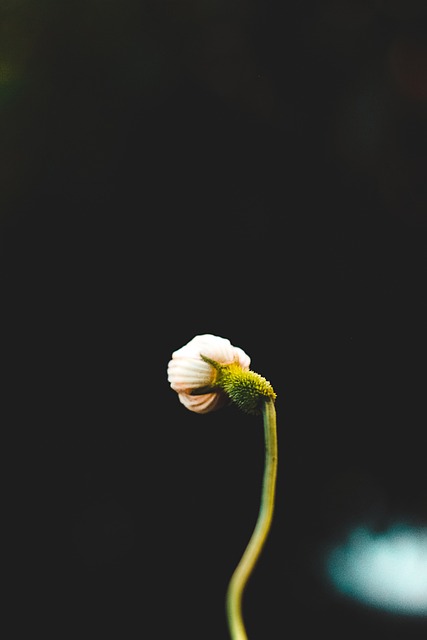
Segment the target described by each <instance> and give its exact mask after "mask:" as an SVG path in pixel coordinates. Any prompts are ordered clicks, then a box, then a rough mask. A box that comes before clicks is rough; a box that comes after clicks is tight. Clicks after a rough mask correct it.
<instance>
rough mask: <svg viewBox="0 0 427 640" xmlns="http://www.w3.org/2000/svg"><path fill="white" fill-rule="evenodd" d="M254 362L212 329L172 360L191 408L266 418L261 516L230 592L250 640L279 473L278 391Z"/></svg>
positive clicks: (238, 626)
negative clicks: (256, 578) (254, 593)
mask: <svg viewBox="0 0 427 640" xmlns="http://www.w3.org/2000/svg"><path fill="white" fill-rule="evenodd" d="M250 363H251V360H250V358H249V356H248V355H247V354H246V353H245V352H244V351H243V349H240V347H235V346H233V345H232V344H231V342H230V340H227V339H226V338H220V337H219V336H214V335H212V334H210V333H206V334H203V335H199V336H196V337H195V338H193V339H192V340H190V342H188V343H187V344H186V345H184V346H183V347H181V349H178V351H174V353H173V354H172V359H171V360H169V364H168V380H169V383H170V386H171V387H172V389H173V390H174V391H176V392H177V394H178V398H179V400H180V401H181V402H182V404H183V405H184V406H185V407H187V409H190V411H194V412H195V413H208V412H209V411H214V410H215V409H219V408H220V407H222V406H223V405H224V404H225V403H226V402H232V403H234V404H235V405H236V406H237V407H239V408H240V409H241V410H242V411H244V412H245V413H249V414H255V415H259V414H260V413H261V414H262V416H263V422H264V434H265V469H264V479H263V489H262V495H261V504H260V510H259V514H258V520H257V523H256V526H255V529H254V531H253V533H252V536H251V538H250V540H249V543H248V546H247V548H246V550H245V552H244V554H243V556H242V558H241V560H240V562H239V564H238V565H237V567H236V569H235V570H234V573H233V575H232V577H231V580H230V583H229V586H228V590H227V598H226V603H227V619H228V625H229V630H230V635H231V640H247V635H246V630H245V625H244V622H243V617H242V596H243V591H244V589H245V586H246V583H247V581H248V578H249V576H250V575H251V573H252V571H253V569H254V566H255V564H256V562H257V560H258V558H259V556H260V554H261V551H262V548H263V546H264V543H265V541H266V538H267V535H268V532H269V530H270V526H271V520H272V517H273V507H274V497H275V488H276V475H277V434H276V410H275V406H274V403H275V400H276V393H275V391H274V390H273V387H272V386H271V384H270V383H269V382H268V380H266V379H265V378H263V377H262V376H260V375H259V373H255V371H251V370H250V369H249V365H250Z"/></svg>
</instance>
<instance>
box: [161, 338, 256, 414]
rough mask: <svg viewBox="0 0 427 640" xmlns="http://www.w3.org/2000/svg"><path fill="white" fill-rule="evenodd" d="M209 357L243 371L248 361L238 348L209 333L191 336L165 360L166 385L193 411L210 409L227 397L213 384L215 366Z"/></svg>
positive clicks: (217, 407)
mask: <svg viewBox="0 0 427 640" xmlns="http://www.w3.org/2000/svg"><path fill="white" fill-rule="evenodd" d="M203 356H204V357H205V358H207V359H208V360H205V359H203ZM209 360H212V361H213V362H215V363H216V364H217V365H230V364H235V365H237V366H238V367H239V368H241V369H242V370H245V371H247V370H248V369H249V365H250V362H251V360H250V358H249V356H248V355H247V354H246V353H245V352H244V351H243V350H242V349H240V348H239V347H234V346H233V345H232V344H231V343H230V341H229V340H227V339H226V338H220V337H219V336H214V335H212V334H204V335H198V336H195V337H194V338H193V339H192V340H190V342H188V343H187V344H186V345H184V346H183V347H181V349H178V350H177V351H174V353H173V354H172V359H171V360H170V361H169V364H168V380H169V383H170V386H171V387H172V389H173V390H174V391H176V392H177V393H178V397H179V400H180V401H181V402H182V404H183V405H184V406H185V407H186V408H187V409H189V410H190V411H194V412H196V413H208V412H209V411H214V410H216V409H219V408H220V407H222V406H223V405H224V404H225V403H226V402H227V401H228V397H227V394H226V393H225V392H224V391H223V390H222V389H221V388H219V387H218V386H217V385H216V382H217V379H218V368H217V367H216V366H214V365H213V364H212V363H211V362H209Z"/></svg>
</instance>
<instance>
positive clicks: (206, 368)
mask: <svg viewBox="0 0 427 640" xmlns="http://www.w3.org/2000/svg"><path fill="white" fill-rule="evenodd" d="M214 379H215V369H214V368H213V366H212V365H210V364H209V363H207V362H204V360H202V359H201V358H199V359H198V360H196V359H194V358H177V359H172V360H170V361H169V364H168V380H169V383H170V385H171V387H172V389H173V390H174V391H177V392H178V393H181V392H188V391H191V390H193V389H201V388H203V387H207V386H209V385H211V384H212V383H213V381H214Z"/></svg>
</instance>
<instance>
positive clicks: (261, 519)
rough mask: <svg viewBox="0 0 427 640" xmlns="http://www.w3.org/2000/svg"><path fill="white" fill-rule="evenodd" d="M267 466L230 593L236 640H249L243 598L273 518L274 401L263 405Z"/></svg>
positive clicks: (229, 609)
mask: <svg viewBox="0 0 427 640" xmlns="http://www.w3.org/2000/svg"><path fill="white" fill-rule="evenodd" d="M262 413H263V420H264V438H265V466H264V479H263V486H262V495H261V505H260V510H259V514H258V519H257V522H256V525H255V528H254V531H253V533H252V536H251V539H250V540H249V543H248V546H247V547H246V549H245V552H244V553H243V556H242V558H241V560H240V562H239V564H238V565H237V567H236V569H235V571H234V573H233V575H232V577H231V580H230V583H229V586H228V590H227V598H226V605H227V619H228V626H229V630H230V635H231V638H232V640H247V637H248V636H247V634H246V631H245V625H244V623H243V617H242V597H243V591H244V589H245V587H246V584H247V582H248V579H249V577H250V575H251V573H252V571H253V569H254V567H255V565H256V563H257V560H258V558H259V556H260V554H261V551H262V549H263V547H264V543H265V541H266V539H267V536H268V532H269V531H270V527H271V522H272V518H273V510H274V499H275V492H276V477H277V430H276V409H275V406H274V401H273V400H270V399H268V400H266V401H265V402H264V404H263V409H262Z"/></svg>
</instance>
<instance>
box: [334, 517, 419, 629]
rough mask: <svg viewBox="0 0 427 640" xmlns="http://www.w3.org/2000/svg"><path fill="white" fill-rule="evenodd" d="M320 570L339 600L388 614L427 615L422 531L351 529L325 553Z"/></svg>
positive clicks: (400, 526) (403, 527) (401, 527)
mask: <svg viewBox="0 0 427 640" xmlns="http://www.w3.org/2000/svg"><path fill="white" fill-rule="evenodd" d="M326 571H327V575H328V579H329V581H330V582H331V583H332V585H333V586H334V587H335V589H336V590H337V591H338V592H340V593H341V594H343V595H345V596H349V597H350V598H352V599H355V600H357V601H359V602H361V603H363V604H366V605H369V606H372V607H375V608H378V609H382V610H384V611H388V612H391V613H397V614H404V615H416V616H427V528H422V527H412V526H410V525H407V524H396V525H395V526H393V527H391V528H390V529H389V530H388V531H385V532H380V533H376V532H372V531H370V530H369V529H367V528H365V527H359V528H355V529H354V530H353V531H352V532H351V533H350V534H349V536H348V538H347V540H346V541H345V542H344V543H343V544H340V545H338V546H336V547H334V548H333V549H331V550H330V552H329V553H328V554H327V557H326Z"/></svg>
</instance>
